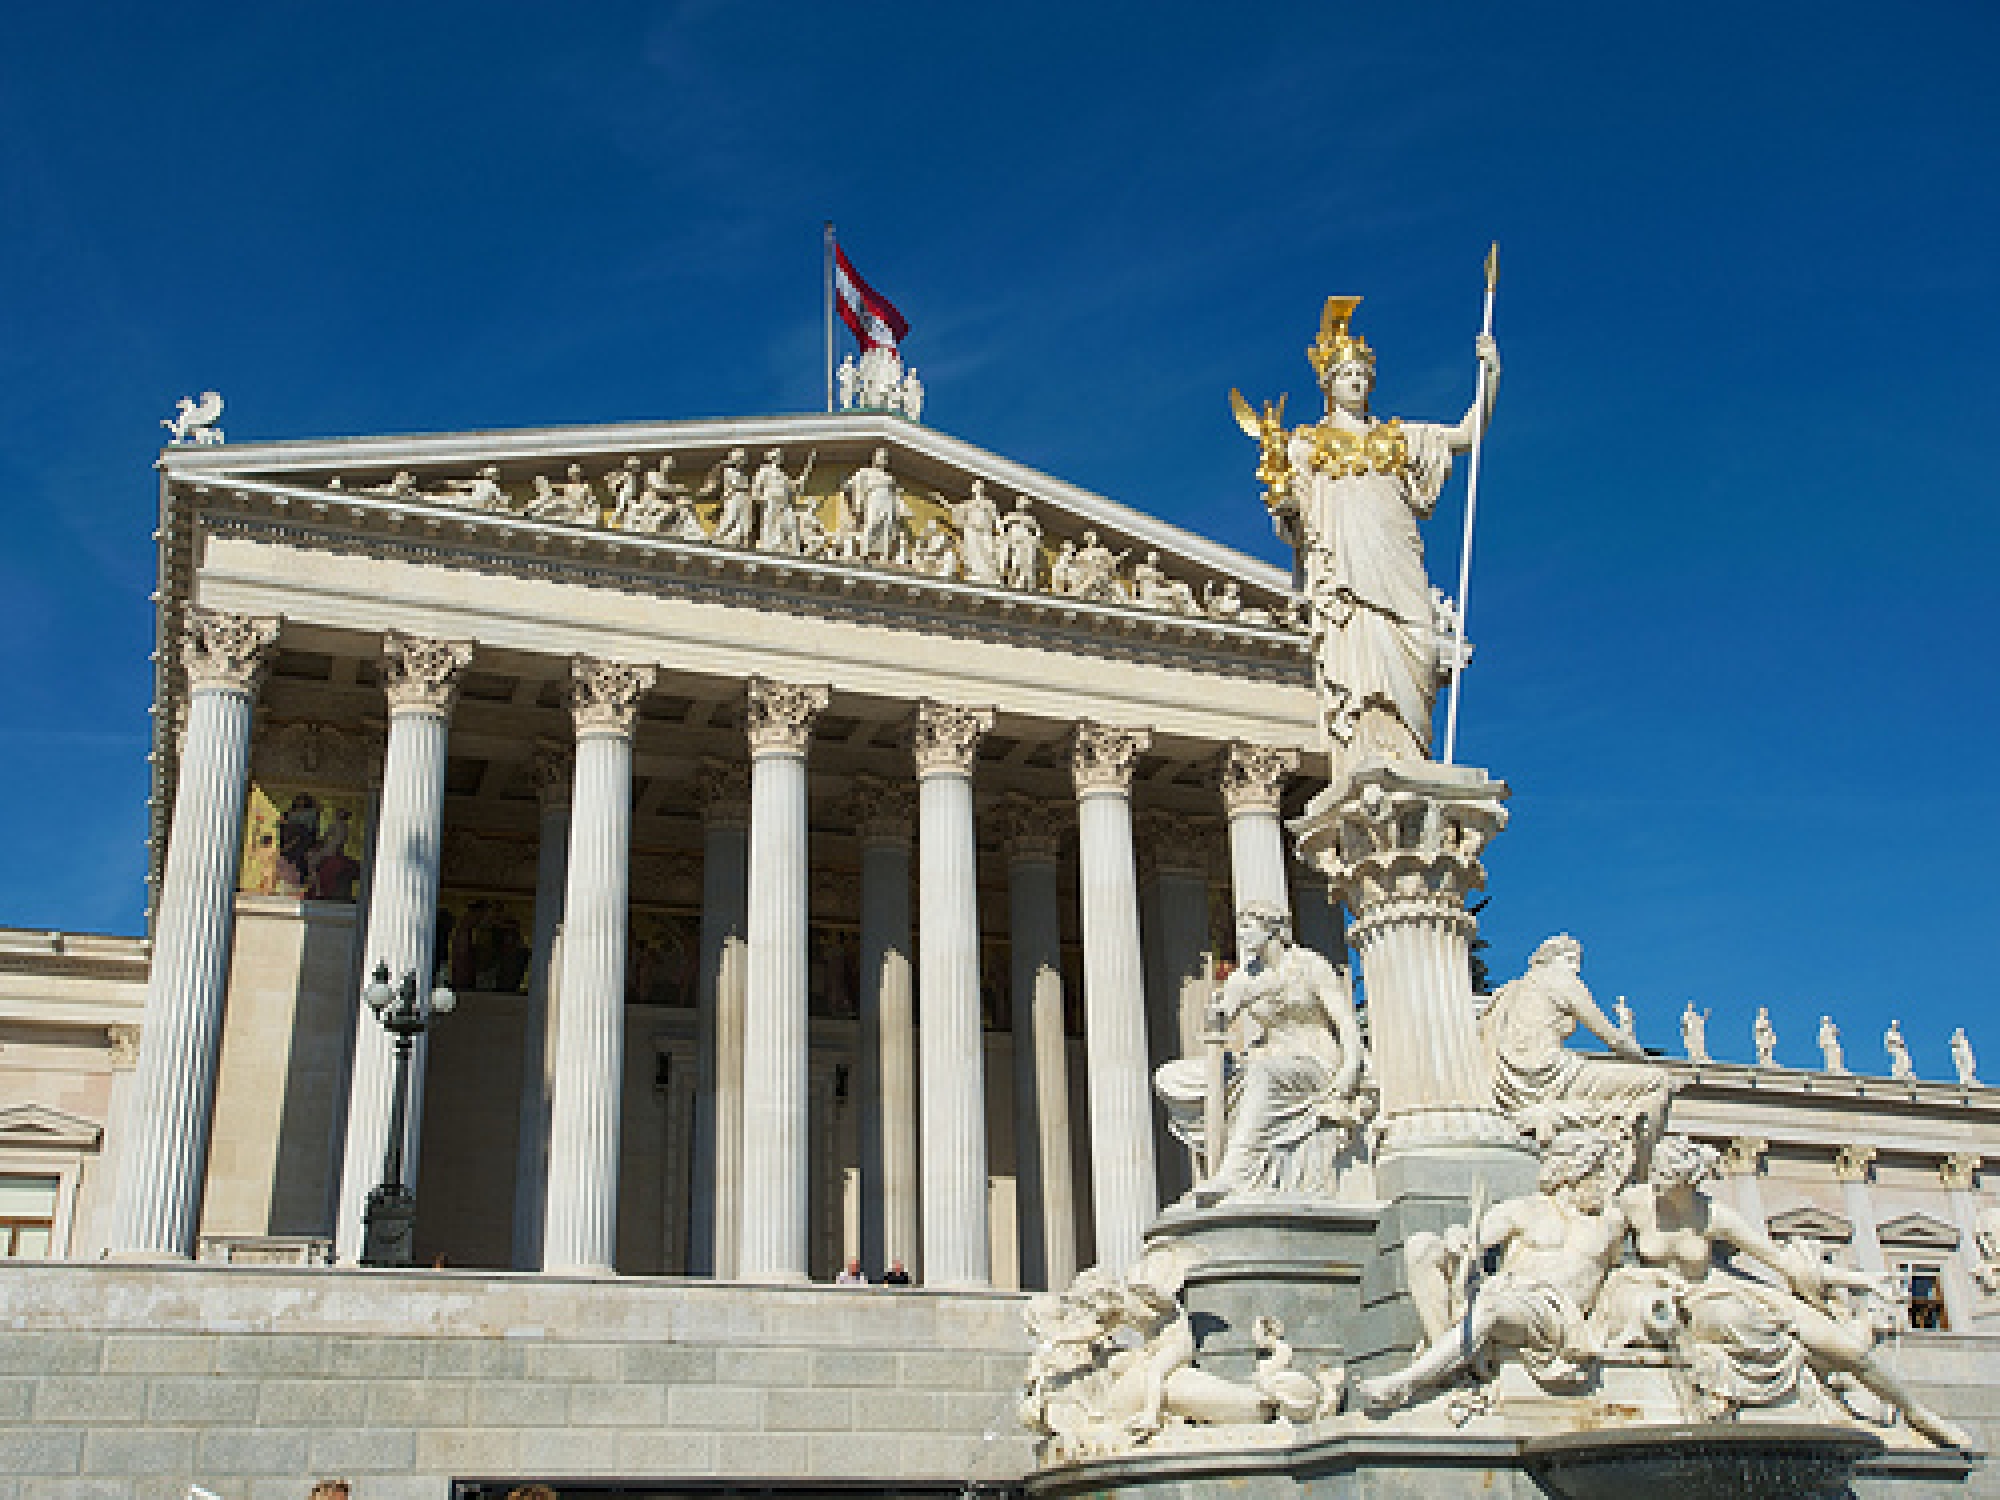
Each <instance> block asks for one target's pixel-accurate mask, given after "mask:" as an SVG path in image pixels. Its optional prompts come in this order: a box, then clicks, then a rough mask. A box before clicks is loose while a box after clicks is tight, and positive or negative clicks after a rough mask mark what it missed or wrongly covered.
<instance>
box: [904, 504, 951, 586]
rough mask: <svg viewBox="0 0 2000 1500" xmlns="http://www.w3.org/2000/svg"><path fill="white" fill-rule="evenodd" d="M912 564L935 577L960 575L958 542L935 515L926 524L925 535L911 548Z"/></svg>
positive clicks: (919, 570)
mask: <svg viewBox="0 0 2000 1500" xmlns="http://www.w3.org/2000/svg"><path fill="white" fill-rule="evenodd" d="M910 565H911V566H912V567H914V568H915V569H916V570H917V571H918V572H919V573H928V574H929V575H930V576H931V577H933V578H956V577H957V576H958V544H957V543H956V542H954V541H953V540H952V537H951V533H950V532H949V531H947V530H946V529H945V528H944V526H943V525H942V524H941V523H940V522H939V521H938V520H937V519H936V518H935V517H933V518H932V519H931V520H930V521H928V522H926V523H925V524H924V530H923V535H921V536H919V537H918V538H917V540H916V545H915V546H914V548H913V549H912V550H911V554H910Z"/></svg>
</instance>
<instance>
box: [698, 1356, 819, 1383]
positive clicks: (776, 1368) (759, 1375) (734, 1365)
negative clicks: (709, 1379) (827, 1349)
mask: <svg viewBox="0 0 2000 1500" xmlns="http://www.w3.org/2000/svg"><path fill="white" fill-rule="evenodd" d="M810 1361H811V1356H810V1355H809V1354H807V1352H806V1351H805V1350H803V1349H718V1350H716V1351H715V1378H716V1379H717V1380H719V1381H721V1382H722V1383H723V1384H724V1385H755V1386H776V1387H778V1388H780V1389H792V1388H795V1387H798V1386H802V1385H804V1384H805V1383H806V1382H807V1381H808V1380H809V1379H810V1378H811V1371H810Z"/></svg>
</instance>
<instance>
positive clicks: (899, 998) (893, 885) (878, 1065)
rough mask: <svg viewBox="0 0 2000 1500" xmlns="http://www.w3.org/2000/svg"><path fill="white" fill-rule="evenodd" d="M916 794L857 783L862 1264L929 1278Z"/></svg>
mask: <svg viewBox="0 0 2000 1500" xmlns="http://www.w3.org/2000/svg"><path fill="white" fill-rule="evenodd" d="M915 800H916V799H915V798H914V797H913V796H912V795H911V788H910V787H909V786H908V784H907V783H901V782H887V781H880V780H877V779H876V778H873V777H869V778H862V779H858V780H857V784H856V787H855V797H854V813H855V824H856V828H857V831H858V832H859V834H860V837H861V996H860V1001H861V1007H860V1009H861V1054H860V1057H859V1059H858V1061H859V1064H860V1066H859V1069H858V1077H857V1079H856V1089H855V1092H856V1095H857V1098H858V1102H859V1106H860V1113H859V1116H858V1118H857V1120H856V1125H857V1127H858V1128H857V1130H856V1135H857V1137H858V1144H859V1147H860V1156H861V1263H862V1265H864V1266H865V1267H867V1268H868V1269H869V1271H870V1273H871V1274H874V1273H879V1272H880V1271H882V1270H883V1269H884V1268H886V1267H887V1266H888V1264H889V1263H890V1261H892V1260H901V1261H902V1262H903V1263H904V1266H905V1268H906V1269H907V1270H908V1271H909V1272H910V1274H911V1275H912V1276H916V1275H921V1274H922V1257H921V1256H920V1254H919V1251H920V1250H921V1248H922V1244H921V1241H922V1228H921V1223H920V1219H919V1214H918V1202H919V1198H918V1189H917V1042H916V1010H915V1001H914V997H915V990H914V987H913V974H914V969H913V965H912V962H911V955H912V953H913V951H914V944H913V942H912V928H911V922H910V841H911V839H912V837H913V835H914V829H913V822H914V816H915V809H914V803H915Z"/></svg>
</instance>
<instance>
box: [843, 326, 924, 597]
mask: <svg viewBox="0 0 2000 1500" xmlns="http://www.w3.org/2000/svg"><path fill="white" fill-rule="evenodd" d="M875 352H877V351H875V350H873V349H871V350H869V351H868V353H869V354H874V353H875ZM862 362H863V363H864V364H865V363H866V362H867V355H863V356H862ZM844 488H845V490H846V493H847V494H848V496H849V498H850V499H851V500H852V502H853V504H854V508H855V509H856V510H857V511H859V512H860V513H861V557H862V560H863V561H865V562H894V561H896V560H897V557H898V555H899V554H900V552H901V550H902V548H901V544H902V542H903V527H904V521H905V519H906V518H907V517H908V515H909V505H908V503H907V502H906V501H905V500H904V499H903V495H902V491H901V490H899V489H898V488H897V487H896V480H895V476H893V475H892V474H890V472H889V450H888V449H887V448H877V449H876V450H875V453H874V455H873V457H871V458H870V459H869V460H868V462H867V463H865V464H863V465H862V466H861V467H860V468H858V469H856V470H855V471H854V472H853V473H852V474H851V475H849V476H848V479H847V483H846V485H845V486H844Z"/></svg>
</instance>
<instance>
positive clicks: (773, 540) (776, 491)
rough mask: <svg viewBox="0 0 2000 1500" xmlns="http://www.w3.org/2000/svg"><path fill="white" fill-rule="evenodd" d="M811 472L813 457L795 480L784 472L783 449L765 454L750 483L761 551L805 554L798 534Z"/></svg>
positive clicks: (790, 554)
mask: <svg viewBox="0 0 2000 1500" xmlns="http://www.w3.org/2000/svg"><path fill="white" fill-rule="evenodd" d="M811 472H812V460H811V459H810V458H808V459H807V460H806V466H805V467H804V468H803V469H801V470H800V471H799V477H798V478H797V479H794V478H792V476H791V475H789V474H787V473H786V472H785V453H784V450H783V449H782V448H772V449H770V450H768V451H767V452H766V453H765V454H764V462H763V464H762V465H761V466H760V467H759V468H758V470H757V473H756V476H755V477H754V478H753V479H751V481H750V499H751V503H752V504H753V505H754V506H755V507H756V510H757V516H758V523H757V547H758V550H759V551H762V552H782V553H785V554H787V555H788V556H791V557H797V556H799V555H801V554H802V553H803V552H804V551H805V544H804V539H803V538H802V537H801V535H800V533H799V504H798V497H799V496H800V494H801V493H803V491H804V489H805V482H806V476H807V475H808V474H809V473H811Z"/></svg>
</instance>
